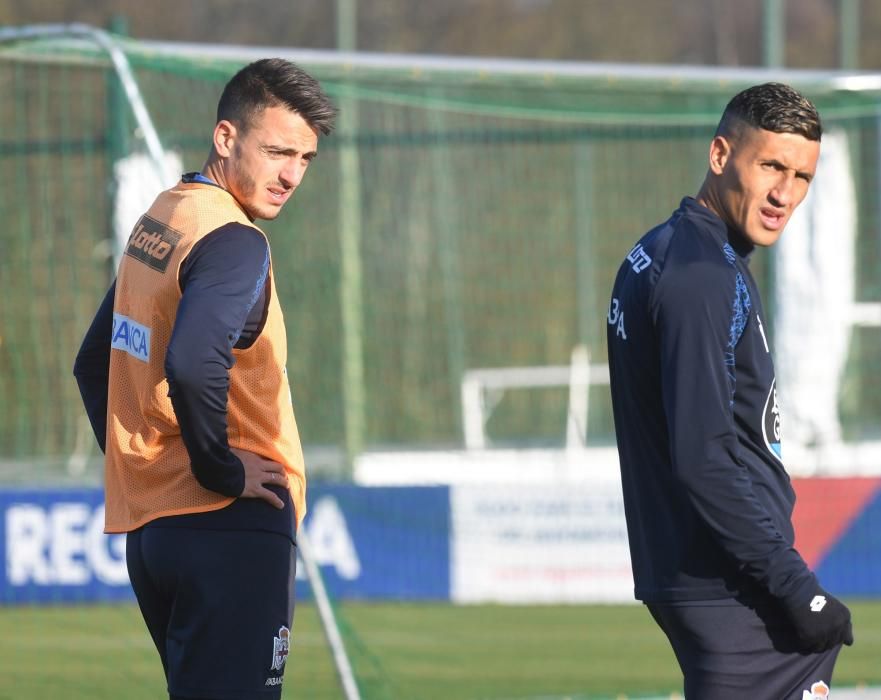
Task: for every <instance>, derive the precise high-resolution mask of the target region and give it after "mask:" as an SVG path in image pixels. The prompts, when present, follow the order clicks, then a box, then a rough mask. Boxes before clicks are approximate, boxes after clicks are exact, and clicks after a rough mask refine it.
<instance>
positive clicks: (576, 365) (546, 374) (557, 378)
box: [461, 345, 609, 450]
mask: <svg viewBox="0 0 881 700" xmlns="http://www.w3.org/2000/svg"><path fill="white" fill-rule="evenodd" d="M608 383H609V366H608V365H606V364H591V362H590V355H589V353H588V350H587V347H586V346H584V345H577V346H576V347H575V348H574V349H573V350H572V360H571V363H570V364H568V365H544V366H534V367H492V368H484V369H470V370H467V371H466V372H465V373H464V374H463V375H462V384H461V400H462V428H463V432H464V434H465V447H466V448H468V449H470V450H481V449H486V447H487V445H488V442H487V437H486V421H487V420H488V419H489V417H490V415H491V414H492V412H493V409H495V407H496V405H497V404H498V402H499V400H500V399H501V397H502V395H503V394H504V392H505V391H506V390H507V389H534V388H544V387H565V386H568V387H569V409H568V413H567V419H566V446H567V447H584V446H585V445H586V444H587V413H588V403H589V402H588V396H589V393H590V387H591V386H592V385H595V384H608Z"/></svg>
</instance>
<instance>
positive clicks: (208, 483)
mask: <svg viewBox="0 0 881 700" xmlns="http://www.w3.org/2000/svg"><path fill="white" fill-rule="evenodd" d="M177 341H178V342H179V343H181V344H182V347H175V343H174V342H173V343H172V344H170V345H169V348H168V352H167V354H166V361H165V371H166V376H167V379H168V387H169V391H168V395H169V398H170V399H171V404H172V407H173V408H174V412H175V416H176V417H177V421H178V426H179V427H180V431H181V438H182V439H183V442H184V445H185V446H186V448H187V452H188V453H189V456H190V462H191V468H192V470H193V474H194V476H195V477H196V480H197V481H198V482H199V483H200V484H201V485H202V486H204V487H205V488H206V489H209V490H211V491H216V492H217V493H221V494H223V495H224V496H239V495H240V494H241V493H242V489H243V488H244V486H245V472H244V468H243V467H242V463H241V461H240V460H239V459H238V457H236V456H235V455H234V454H233V453H232V452H231V451H230V449H229V442H228V440H227V418H226V405H227V393H228V391H229V371H228V369H227V367H226V366H224V364H223V362H219V361H218V360H217V358H215V359H214V360H213V361H212V360H211V359H209V358H208V357H207V355H210V352H205V346H204V345H203V346H202V347H201V348H200V347H199V345H196V346H192V345H191V344H190V343H189V341H188V339H187V338H186V337H180V336H178V338H177ZM209 350H210V348H209Z"/></svg>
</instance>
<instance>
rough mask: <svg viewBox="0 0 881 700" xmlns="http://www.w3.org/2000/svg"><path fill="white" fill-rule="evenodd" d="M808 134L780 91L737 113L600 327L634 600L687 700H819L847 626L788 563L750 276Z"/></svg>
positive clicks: (762, 336) (802, 166)
mask: <svg viewBox="0 0 881 700" xmlns="http://www.w3.org/2000/svg"><path fill="white" fill-rule="evenodd" d="M821 134H822V125H821V122H820V117H819V115H818V113H817V110H816V109H815V107H814V106H813V105H812V104H811V103H810V102H809V101H808V100H807V99H806V98H805V97H803V96H802V95H800V94H799V93H798V92H796V91H795V90H793V89H792V88H790V87H789V86H786V85H781V84H778V83H768V84H764V85H758V86H755V87H751V88H749V89H747V90H744V91H743V92H741V93H739V94H738V95H736V96H735V97H734V98H733V99H732V100H731V102H729V104H728V106H727V107H726V109H725V112H724V113H723V115H722V119H721V121H720V122H719V126H718V128H717V130H716V134H715V136H714V137H713V140H712V142H711V143H710V152H709V170H708V171H707V175H706V178H705V180H704V183H703V185H702V186H701V188H700V191H699V192H698V194H697V196H696V197H695V198H691V197H686V198H685V199H683V200H682V203H681V204H680V206H679V209H677V210H676V211H675V212H674V213H673V215H672V216H671V217H670V218H669V219H668V220H667V221H665V222H664V223H662V224H660V225H659V226H657V227H655V228H654V229H652V230H651V231H649V232H648V233H647V234H645V236H643V237H642V238H641V239H640V240H639V242H638V243H637V244H636V245H635V246H634V247H633V248H632V249H631V251H630V253H629V254H628V255H627V258H626V259H625V260H624V262H623V263H622V265H621V268H620V270H619V271H618V275H617V278H616V280H615V286H614V289H613V291H612V299H611V302H610V305H609V311H608V318H607V321H608V326H607V331H608V345H609V369H610V372H611V386H612V403H613V409H614V417H615V430H616V434H617V439H618V452H619V456H620V462H621V477H622V484H623V489H624V505H625V513H626V517H627V529H628V536H629V540H630V551H631V559H632V563H633V575H634V580H635V583H636V590H635V593H636V597H637V598H638V599H640V600H642V601H644V602H645V603H646V604H647V605H648V608H649V610H650V612H651V614H652V616H653V617H654V619H655V621H656V622H657V623H658V625H659V626H660V627H661V629H662V630H663V631H664V633H665V634H666V635H667V637H668V638H669V640H670V644H671V646H672V647H673V651H674V653H675V654H676V658H677V660H678V661H679V665H680V667H681V668H682V672H683V674H684V677H685V695H686V697H688V698H696V699H697V700H705V699H709V700H727V699H728V698H731V699H732V700H734V699H735V698H737V699H738V700H740V699H741V698H747V697H750V698H761V699H767V700H789V699H792V700H802V698H803V697H808V698H812V697H814V696H815V695H816V696H818V697H825V694H824V693H828V684H829V683H830V682H831V677H832V670H833V666H834V664H835V659H836V657H837V656H838V652H839V651H840V649H841V645H842V644H848V645H849V644H852V643H853V634H852V631H851V621H850V611H849V610H848V609H847V608H846V607H845V606H844V605H843V604H842V603H841V602H840V601H838V600H837V599H836V598H834V597H833V596H832V595H830V594H829V593H828V592H826V591H825V590H823V588H822V587H821V586H820V584H819V582H818V581H817V578H816V576H815V575H814V574H813V573H812V572H811V570H810V569H809V568H808V566H807V564H806V563H805V561H804V560H803V559H802V557H801V556H800V555H799V553H798V552H797V551H796V550H795V548H794V547H793V541H794V533H793V527H792V522H791V515H792V508H793V505H794V501H795V495H794V493H793V490H792V487H791V485H790V481H789V476H788V475H787V473H786V470H785V469H784V466H783V462H782V461H781V449H780V416H779V410H778V404H777V394H776V387H775V380H774V366H773V363H772V360H771V354H770V350H769V347H770V345H769V340H768V337H767V335H766V332H765V322H764V319H763V317H764V315H765V314H764V311H763V309H762V303H761V299H760V298H759V293H758V289H757V288H756V284H755V281H754V280H753V277H752V275H751V274H750V270H749V266H748V262H749V255H750V253H751V252H752V250H753V249H754V248H755V246H757V245H758V246H769V245H772V244H773V243H774V242H776V241H777V239H778V238H779V237H780V234H781V233H782V232H783V228H784V226H785V225H786V222H787V221H788V220H789V217H790V216H791V215H792V212H793V211H794V210H795V208H796V207H797V206H798V205H799V203H800V202H801V201H802V200H803V199H804V197H805V195H806V194H807V191H808V186H809V185H810V182H811V179H812V178H813V176H814V172H815V170H816V165H817V159H818V156H819V153H820V137H821Z"/></svg>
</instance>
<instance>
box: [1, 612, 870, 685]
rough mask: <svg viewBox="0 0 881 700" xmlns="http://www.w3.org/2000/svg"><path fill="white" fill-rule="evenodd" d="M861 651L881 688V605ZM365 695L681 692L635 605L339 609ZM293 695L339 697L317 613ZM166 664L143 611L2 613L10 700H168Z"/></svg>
mask: <svg viewBox="0 0 881 700" xmlns="http://www.w3.org/2000/svg"><path fill="white" fill-rule="evenodd" d="M850 604H851V608H852V610H853V613H854V619H855V620H856V625H855V635H856V638H857V643H856V645H855V646H853V647H852V648H848V649H845V650H844V651H843V652H842V654H841V657H840V659H839V663H838V666H837V668H836V672H835V681H836V685H838V686H854V685H861V684H868V685H881V666H879V664H878V659H879V658H881V601H873V602H857V601H850ZM339 612H340V614H341V618H342V622H343V624H344V626H345V627H347V628H348V629H347V631H346V632H345V636H346V637H347V641H348V642H349V644H350V647H351V648H352V651H353V663H354V664H355V666H356V670H357V672H358V675H359V681H360V683H361V685H362V692H363V695H364V697H365V699H366V700H372V699H375V698H384V699H385V698H387V699H390V700H398V699H403V700H435V699H438V700H440V699H441V698H443V699H444V700H456V699H461V700H501V699H505V700H512V699H523V698H537V697H541V696H560V697H562V696H570V697H573V698H575V697H578V698H588V697H590V698H594V697H596V698H600V697H608V698H616V697H623V694H624V693H626V694H629V695H630V696H631V697H633V696H640V695H648V694H651V693H671V692H674V691H676V690H677V689H679V688H680V677H679V671H678V668H677V666H676V662H675V660H674V658H673V654H672V652H671V651H670V649H669V647H668V646H667V643H666V640H665V639H664V637H663V635H662V634H661V632H660V631H659V630H658V629H657V627H655V625H654V623H653V622H652V621H651V619H650V617H649V615H648V613H647V612H646V611H645V610H644V609H643V608H642V606H638V605H627V606H586V605H573V606H461V607H459V606H451V605H411V604H352V603H347V604H343V605H341V606H340V608H339ZM285 685H286V690H285V694H284V698H285V700H292V699H293V698H304V699H307V700H337V699H338V698H342V694H341V692H340V691H339V689H338V687H337V682H336V676H335V672H334V670H333V666H332V663H331V659H330V655H329V653H328V651H327V648H326V645H325V643H324V638H323V635H322V632H321V629H320V626H319V624H318V617H317V614H316V612H315V609H314V608H313V607H312V606H311V605H306V604H302V605H300V606H299V608H298V610H297V616H296V621H295V624H294V647H293V652H292V654H291V656H290V657H289V660H288V669H287V674H286V683H285ZM164 696H165V684H164V679H163V677H162V671H161V666H160V664H159V657H158V655H157V654H156V651H155V650H154V649H153V646H152V642H151V641H150V639H149V637H148V636H147V633H146V631H145V629H144V625H143V622H142V621H141V617H140V614H139V612H138V611H137V609H136V608H135V607H134V606H130V605H117V606H79V607H62V606H58V607H16V608H0V700H31V699H34V700H36V699H38V698H39V699H40V700H42V699H44V698H65V699H66V700H119V699H120V698H125V699H126V700H139V699H142V698H143V699H144V700H146V699H148V698H149V699H150V700H154V699H156V698H162V697H164Z"/></svg>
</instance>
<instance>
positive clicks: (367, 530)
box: [0, 485, 450, 604]
mask: <svg viewBox="0 0 881 700" xmlns="http://www.w3.org/2000/svg"><path fill="white" fill-rule="evenodd" d="M449 508H450V499H449V493H448V489H447V488H446V487H413V488H410V487H407V488H394V487H388V488H385V487H383V488H360V487H356V486H322V485H316V486H314V487H311V488H310V489H309V513H308V514H307V516H306V522H305V524H304V527H305V529H306V532H307V534H308V536H309V537H310V542H311V543H312V550H313V552H314V556H315V559H316V562H317V563H318V565H319V566H320V567H321V570H322V573H323V575H324V577H325V584H326V586H327V588H328V591H329V592H330V594H331V595H332V596H334V597H336V598H343V597H345V598H359V599H367V598H370V599H395V600H449V597H450V564H449V546H450V545H449V542H450V534H449V520H450V517H449ZM103 527H104V494H103V492H102V491H101V490H100V489H52V490H36V489H28V490H5V491H0V558H2V560H3V562H4V563H5V566H4V574H3V577H2V579H0V603H27V604H31V603H72V602H106V601H118V600H133V599H134V595H133V593H132V591H131V587H130V586H129V579H128V572H127V571H126V564H125V536H124V535H105V534H104V532H103ZM297 588H298V593H299V594H300V595H304V596H308V595H309V593H310V592H309V586H308V581H306V580H305V574H304V567H303V566H302V564H301V565H300V566H299V567H298V582H297Z"/></svg>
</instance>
